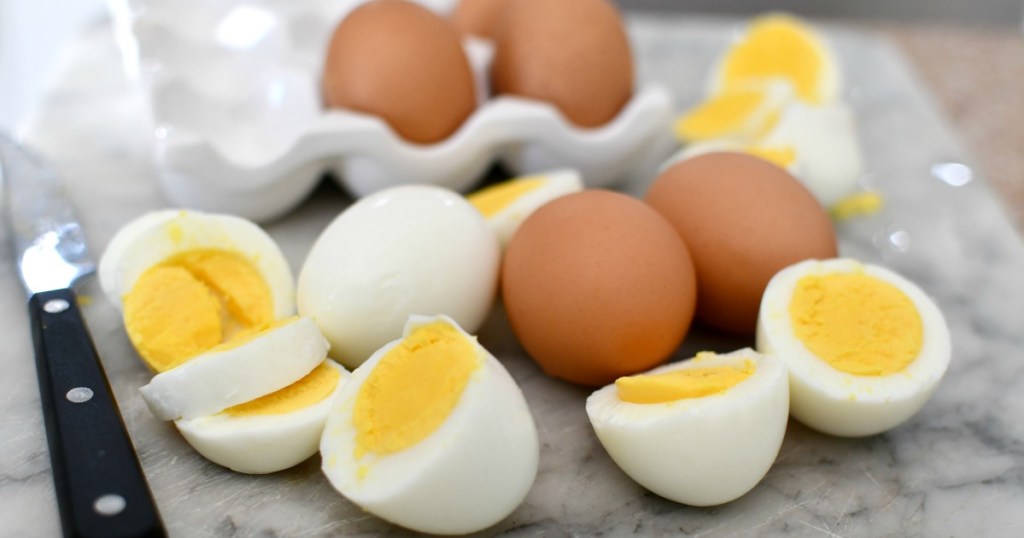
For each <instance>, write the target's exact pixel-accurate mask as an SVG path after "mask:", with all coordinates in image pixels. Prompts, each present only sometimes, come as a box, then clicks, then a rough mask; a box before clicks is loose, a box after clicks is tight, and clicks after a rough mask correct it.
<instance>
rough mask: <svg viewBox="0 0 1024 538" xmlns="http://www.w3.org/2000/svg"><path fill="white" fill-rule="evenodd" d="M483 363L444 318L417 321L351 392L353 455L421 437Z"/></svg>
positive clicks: (381, 451)
mask: <svg viewBox="0 0 1024 538" xmlns="http://www.w3.org/2000/svg"><path fill="white" fill-rule="evenodd" d="M482 365H483V359H482V357H481V356H480V354H479V353H478V352H477V350H476V347H475V342H474V341H473V340H472V339H470V338H467V337H466V336H464V335H463V334H462V333H461V332H460V331H458V330H457V329H456V328H455V327H453V326H451V325H450V324H448V323H446V322H444V321H434V322H431V323H427V324H424V325H421V326H419V327H417V328H416V329H414V330H413V331H412V332H410V333H409V334H408V335H407V336H406V337H405V338H403V339H402V340H401V342H399V343H398V345H396V346H395V347H393V348H392V349H390V350H389V351H388V352H386V353H385V355H384V356H383V357H382V358H381V359H380V361H379V362H378V363H377V365H376V366H375V367H374V369H373V371H372V372H371V373H370V374H369V375H368V376H367V378H366V380H365V381H364V382H363V385H362V386H361V387H360V388H359V391H358V393H357V395H356V399H355V406H354V409H353V419H352V421H353V426H354V428H355V432H356V446H355V457H356V458H357V459H359V458H362V457H363V456H364V455H366V454H367V453H374V454H378V455H387V454H393V453H396V452H400V451H402V450H405V449H407V448H409V447H411V446H413V445H415V444H417V443H419V442H420V441H422V440H424V439H426V438H427V437H428V436H429V435H430V434H431V433H433V432H434V431H435V430H437V428H439V427H440V426H441V425H442V424H443V423H444V421H445V420H446V419H447V418H448V416H449V415H450V414H451V412H452V410H453V409H454V408H455V406H456V404H458V402H459V399H460V398H461V396H462V393H463V391H464V390H465V388H466V386H467V385H468V384H469V381H470V378H471V377H472V375H473V373H474V372H476V371H477V370H478V369H479V368H480V367H481V366H482Z"/></svg>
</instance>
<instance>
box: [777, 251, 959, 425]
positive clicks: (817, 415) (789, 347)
mask: <svg viewBox="0 0 1024 538" xmlns="http://www.w3.org/2000/svg"><path fill="white" fill-rule="evenodd" d="M858 271H863V272H864V273H865V274H867V275H869V276H872V277H874V278H877V279H879V280H881V281H883V282H887V283H889V284H892V285H893V286H895V287H896V288H898V289H899V290H900V291H902V292H903V293H904V294H906V296H907V297H909V298H910V300H911V301H912V302H913V304H914V306H915V307H916V309H917V312H918V314H919V315H920V317H921V322H922V324H923V329H924V332H923V343H922V347H921V351H920V353H919V354H918V356H917V358H916V359H914V361H913V362H911V363H910V364H909V365H908V366H907V367H906V368H904V369H903V370H902V371H899V372H896V373H892V374H889V375H883V376H864V375H854V374H850V373H846V372H842V371H840V370H837V369H835V368H833V367H832V366H831V365H830V364H829V363H827V362H826V361H825V360H823V359H821V358H819V357H817V356H815V355H814V354H813V353H811V351H810V350H808V349H807V347H806V346H805V345H804V344H803V342H802V341H800V340H799V339H798V338H797V336H796V335H795V333H794V330H793V326H792V323H791V321H790V314H789V304H790V301H791V300H792V297H793V293H794V291H795V289H796V286H797V282H798V281H799V280H800V279H801V278H802V277H804V276H808V275H823V274H831V273H850V272H858ZM757 349H758V350H759V351H761V352H762V353H772V354H775V355H778V356H779V358H781V359H782V360H783V361H785V363H786V366H787V367H788V370H789V381H790V395H791V401H790V411H791V413H792V415H793V417H795V418H796V419H797V420H799V421H800V422H802V423H804V424H806V425H808V426H810V427H812V428H814V429H816V430H819V431H822V432H825V433H829V434H832V435H839V436H848V437H856V436H865V435H873V434H876V433H880V432H883V431H886V430H888V429H890V428H893V427H895V426H897V425H899V424H901V423H902V422H904V421H906V420H907V419H909V418H910V417H911V416H913V415H914V414H915V413H917V412H918V411H919V410H920V409H921V408H922V407H923V406H924V404H925V402H927V401H928V399H929V398H930V397H931V395H932V393H933V392H934V391H935V389H936V387H937V386H938V384H939V381H940V380H941V379H942V376H943V375H944V374H945V372H946V368H947V366H948V365H949V360H950V354H951V346H950V337H949V329H948V327H947V326H946V322H945V319H944V318H943V316H942V312H941V311H939V308H938V306H936V305H935V303H934V302H933V301H932V300H931V299H930V298H929V297H928V296H927V295H926V294H925V293H924V292H923V291H922V290H921V289H920V288H919V287H918V286H917V285H915V284H914V283H912V282H910V281H909V280H907V279H906V278H904V277H902V276H900V275H899V274H897V273H895V272H893V271H890V270H889V269H886V268H884V267H880V266H877V265H871V264H864V263H861V262H858V261H856V260H852V259H843V258H838V259H830V260H808V261H804V262H800V263H798V264H795V265H792V266H790V267H788V268H786V269H783V270H782V271H780V272H779V273H778V274H776V275H775V277H774V278H772V280H771V281H770V282H769V283H768V286H767V288H766V289H765V293H764V296H763V298H762V301H761V310H760V315H759V318H758V323H757Z"/></svg>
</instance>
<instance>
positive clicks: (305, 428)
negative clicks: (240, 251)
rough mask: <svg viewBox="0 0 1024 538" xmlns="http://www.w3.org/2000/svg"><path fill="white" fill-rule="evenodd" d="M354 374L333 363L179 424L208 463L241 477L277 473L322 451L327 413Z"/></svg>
mask: <svg viewBox="0 0 1024 538" xmlns="http://www.w3.org/2000/svg"><path fill="white" fill-rule="evenodd" d="M347 376H348V372H347V371H346V370H345V369H344V368H342V367H341V366H340V365H338V364H337V363H335V362H334V361H332V360H330V359H328V360H325V361H323V362H321V363H320V365H319V366H317V367H316V368H314V369H313V371H311V372H310V373H309V374H307V375H306V376H305V377H303V378H302V379H299V380H298V381H296V382H295V383H292V384H291V385H288V386H287V387H284V388H283V389H280V390H278V391H276V392H272V393H270V394H267V395H265V396H261V397H259V398H257V399H255V400H252V401H249V402H245V403H242V404H238V405H235V406H232V407H229V408H227V409H225V410H223V411H221V412H219V413H215V414H213V415H207V416H203V417H198V418H191V419H179V420H177V421H175V422H174V425H175V426H177V428H178V431H179V432H181V435H182V437H184V438H185V440H186V441H188V443H189V444H190V445H192V448H194V449H196V451H197V452H199V453H200V454H202V455H203V457H205V458H206V459H208V460H210V461H212V462H214V463H216V464H218V465H223V466H224V467H227V468H229V469H232V470H234V471H238V472H240V473H250V474H265V473H273V472H277V471H280V470H283V469H287V468H289V467H292V466H295V465H297V464H299V463H301V462H303V461H305V460H306V459H308V458H309V457H310V456H312V455H313V454H316V452H317V450H319V448H320V435H321V434H322V433H323V428H324V422H325V421H326V420H327V412H328V410H329V409H330V407H331V402H333V401H334V396H335V395H336V394H337V392H338V390H339V389H340V387H341V385H342V384H343V383H344V380H345V378H346V377H347Z"/></svg>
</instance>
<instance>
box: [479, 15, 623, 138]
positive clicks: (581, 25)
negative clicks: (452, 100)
mask: <svg viewBox="0 0 1024 538" xmlns="http://www.w3.org/2000/svg"><path fill="white" fill-rule="evenodd" d="M491 84H492V88H493V89H494V92H495V93H497V94H510V95H518V96H522V97H527V98H530V99H537V100H540V101H545V102H548V103H551V104H553V105H554V106H555V107H557V108H558V109H559V110H561V112H562V114H564V115H565V117H566V118H568V119H569V121H571V122H572V123H575V124H576V125H578V126H580V127H598V126H601V125H604V124H605V123H607V122H608V121H610V120H611V119H613V118H614V117H615V116H616V115H617V114H618V113H619V111H620V110H621V109H622V107H623V106H624V105H625V104H626V102H627V101H629V98H630V96H631V95H632V94H633V56H632V52H631V50H630V46H629V38H628V36H627V35H626V30H625V27H624V26H623V23H622V18H621V17H620V15H619V13H618V11H616V9H615V7H614V6H612V4H610V3H609V2H607V1H606V0H514V1H512V2H509V4H508V5H507V6H506V8H505V10H504V11H503V12H502V17H501V21H500V23H499V25H498V28H497V30H496V41H495V52H494V63H493V66H492V68H491Z"/></svg>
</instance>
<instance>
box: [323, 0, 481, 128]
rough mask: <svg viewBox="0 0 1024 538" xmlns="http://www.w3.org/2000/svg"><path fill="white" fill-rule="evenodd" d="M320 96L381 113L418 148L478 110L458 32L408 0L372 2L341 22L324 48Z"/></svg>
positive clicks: (333, 102) (335, 103) (334, 103)
mask: <svg viewBox="0 0 1024 538" xmlns="http://www.w3.org/2000/svg"><path fill="white" fill-rule="evenodd" d="M323 92H324V102H325V104H326V105H327V106H329V107H339V108H347V109H351V110H355V111H358V112H364V113H367V114H373V115H376V116H379V117H381V118H382V119H384V121H386V122H387V124H388V125H389V126H390V127H391V128H392V129H394V130H395V132H397V133H398V134H399V136H401V137H402V138H404V139H406V140H408V141H410V142H414V143H419V144H430V143H434V142H438V141H441V140H444V139H445V138H447V137H448V136H450V135H451V134H452V133H454V132H455V131H456V130H457V129H458V128H459V126H461V125H462V123H463V121H465V119H466V118H467V117H469V115H470V114H471V113H472V112H473V110H474V108H475V107H476V95H475V93H474V92H475V86H474V80H473V73H472V70H471V68H470V66H469V61H468V60H467V59H466V54H465V52H464V51H463V49H462V43H461V40H460V37H459V34H458V32H457V31H456V30H455V28H454V27H452V25H451V24H450V23H449V22H448V21H447V20H445V19H444V18H442V17H441V16H440V15H437V14H435V13H434V12H432V11H430V10H428V9H427V8H425V7H423V6H420V5H418V4H414V3H412V2H408V1H405V0H374V1H372V2H368V3H366V4H363V5H361V6H359V7H358V8H356V9H354V10H353V11H352V12H351V13H349V14H348V16H346V17H345V18H344V19H342V21H341V23H340V24H339V25H338V27H337V28H336V29H335V31H334V35H333V36H332V37H331V41H330V45H329V47H328V50H327V58H326V61H325V63H324V75H323Z"/></svg>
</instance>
